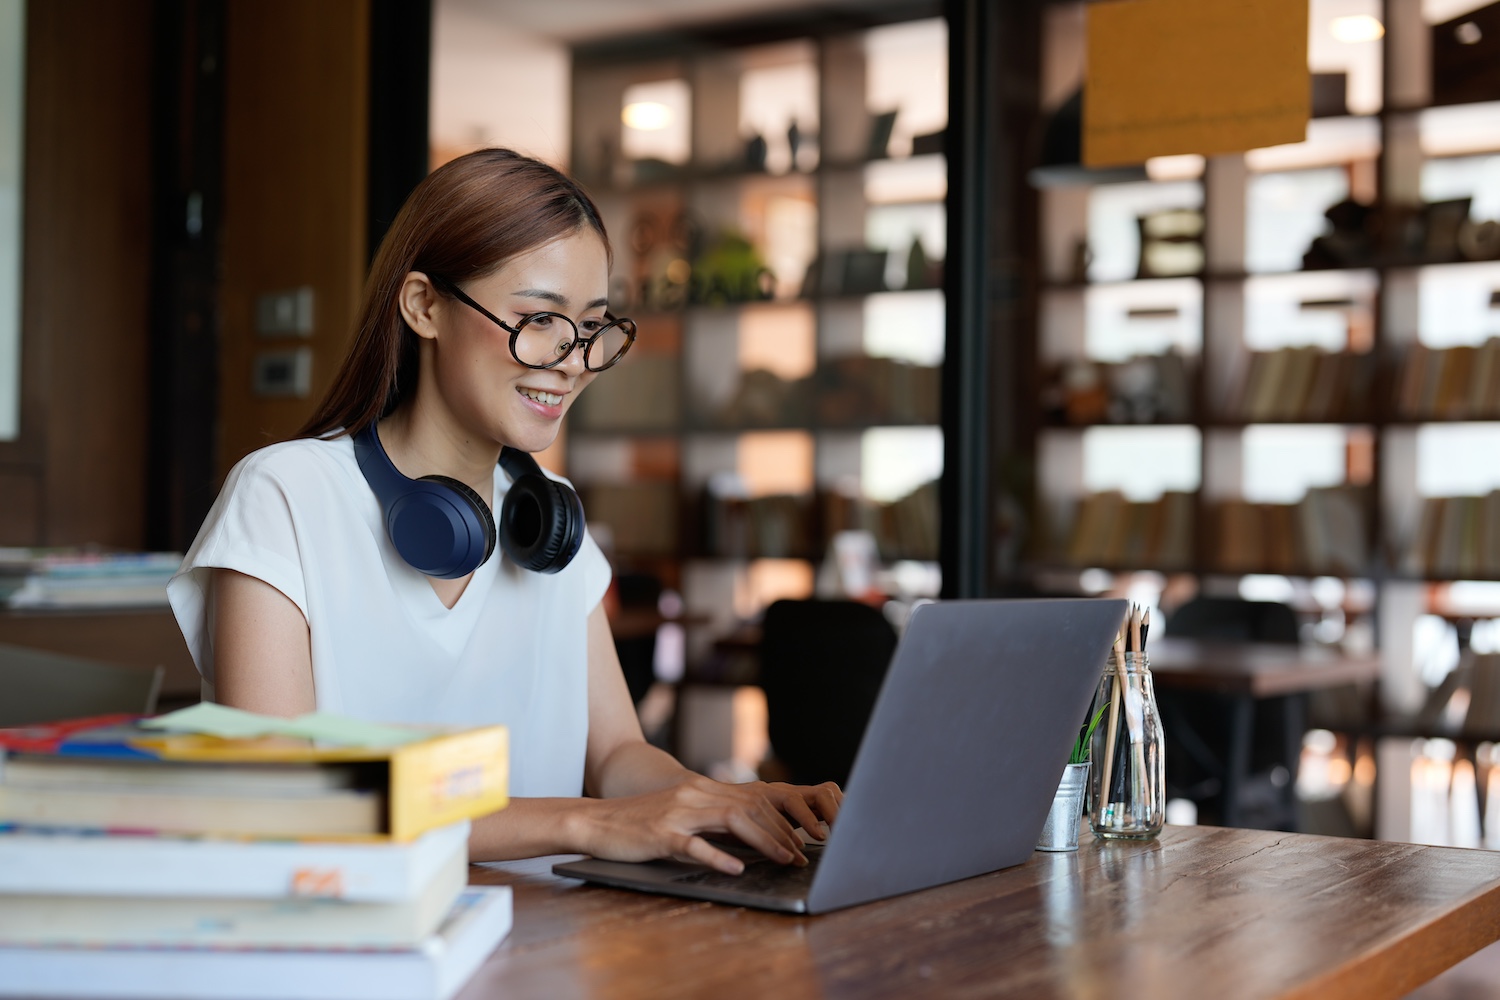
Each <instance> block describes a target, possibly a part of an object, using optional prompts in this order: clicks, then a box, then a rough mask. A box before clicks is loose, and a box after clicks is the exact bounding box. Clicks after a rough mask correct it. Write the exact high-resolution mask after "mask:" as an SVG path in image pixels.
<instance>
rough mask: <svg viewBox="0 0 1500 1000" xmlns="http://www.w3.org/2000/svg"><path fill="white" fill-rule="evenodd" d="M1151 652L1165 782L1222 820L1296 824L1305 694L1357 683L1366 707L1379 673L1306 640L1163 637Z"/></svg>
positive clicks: (1358, 658) (1374, 662)
mask: <svg viewBox="0 0 1500 1000" xmlns="http://www.w3.org/2000/svg"><path fill="white" fill-rule="evenodd" d="M1147 652H1148V653H1149V654H1150V657H1151V673H1152V676H1153V678H1154V679H1155V682H1156V689H1157V695H1158V702H1159V704H1160V705H1161V708H1162V721H1163V726H1164V728H1165V730H1166V733H1167V739H1168V752H1167V766H1168V769H1169V770H1168V784H1169V786H1170V787H1171V788H1172V792H1173V794H1176V795H1181V796H1182V797H1185V798H1189V799H1191V800H1193V801H1194V802H1195V803H1198V804H1199V807H1200V809H1201V808H1203V806H1204V805H1205V804H1206V805H1207V807H1208V810H1209V818H1210V820H1211V821H1213V822H1219V823H1223V824H1224V825H1225V826H1242V825H1250V826H1263V827H1270V828H1277V829H1294V828H1295V827H1296V824H1297V801H1296V781H1297V768H1298V762H1299V760H1300V758H1301V754H1302V738H1303V735H1304V733H1305V732H1306V731H1307V727H1308V721H1307V715H1308V713H1307V699H1308V697H1309V696H1311V695H1314V694H1319V693H1327V692H1330V691H1333V690H1335V689H1349V688H1355V687H1363V688H1365V689H1367V690H1368V692H1369V697H1368V698H1367V699H1366V700H1367V701H1368V702H1370V704H1369V705H1368V706H1367V711H1369V712H1372V711H1373V710H1374V704H1373V701H1374V696H1373V695H1374V684H1375V682H1376V681H1377V680H1378V679H1379V677H1380V659H1379V657H1378V656H1375V655H1373V654H1351V653H1345V652H1342V651H1340V650H1337V649H1331V648H1328V647H1324V646H1312V645H1308V644H1291V643H1271V642H1226V641H1215V640H1206V639H1187V638H1177V637H1172V636H1163V637H1161V638H1160V639H1156V640H1154V641H1152V642H1150V643H1149V645H1148V648H1147ZM1258 713H1259V714H1260V715H1261V716H1262V718H1261V720H1260V724H1257V719H1256V716H1257V714H1258ZM1220 727H1222V730H1221V731H1218V730H1220ZM1174 757H1175V758H1176V759H1175V760H1174ZM1189 765H1191V766H1189ZM1262 776H1263V777H1264V779H1265V780H1259V778H1260V777H1262ZM1195 789H1197V790H1196V791H1195ZM1205 789H1210V790H1208V791H1205Z"/></svg>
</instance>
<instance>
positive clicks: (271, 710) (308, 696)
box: [209, 569, 317, 718]
mask: <svg viewBox="0 0 1500 1000" xmlns="http://www.w3.org/2000/svg"><path fill="white" fill-rule="evenodd" d="M209 588H210V590H209V636H210V641H211V642H212V643H213V651H214V700H215V701H217V702H218V703H219V704H221V705H229V706H231V707H233V708H242V709H244V710H246V711H247V712H260V713H262V714H264V715H280V716H286V717H288V718H290V717H293V716H298V715H302V714H304V713H307V712H311V711H313V709H314V708H316V707H317V704H316V701H317V700H316V697H315V695H314V689H313V672H312V642H311V639H310V637H309V633H308V630H307V619H305V618H303V617H302V611H301V610H300V609H299V608H298V607H297V605H295V604H293V603H292V600H291V598H289V597H287V596H286V595H285V594H283V593H282V592H281V591H279V590H277V589H276V588H275V587H273V586H271V585H270V584H269V583H266V582H265V581H264V580H257V579H256V578H255V577H253V576H246V575H245V574H243V573H236V572H235V571H234V570H230V569H216V570H214V571H213V579H212V582H211V583H210V584H209Z"/></svg>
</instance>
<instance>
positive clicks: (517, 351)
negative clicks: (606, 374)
mask: <svg viewBox="0 0 1500 1000" xmlns="http://www.w3.org/2000/svg"><path fill="white" fill-rule="evenodd" d="M433 284H434V285H436V286H437V288H438V289H439V290H440V291H443V292H445V293H447V294H449V295H451V296H453V297H454V298H456V299H458V301H460V302H462V303H463V304H464V305H466V306H468V307H469V308H470V309H473V310H474V311H475V312H477V313H479V314H480V315H481V316H483V317H484V318H485V319H487V320H489V321H490V322H491V323H494V324H495V325H496V326H498V327H499V328H500V329H502V330H504V331H505V332H506V333H508V334H510V354H511V357H513V358H515V359H516V361H518V362H520V363H521V364H523V365H525V366H526V367H527V368H556V367H557V366H558V365H560V364H562V363H563V362H564V361H566V360H567V359H568V355H570V354H572V353H573V348H575V347H577V346H578V345H579V344H582V345H583V366H584V367H585V368H587V369H588V370H589V371H591V372H602V371H604V369H606V368H609V367H611V366H612V365H614V364H616V363H618V362H619V360H620V359H621V358H623V357H624V356H625V352H626V351H628V350H630V345H631V344H633V343H635V320H633V319H626V318H625V317H623V316H621V317H619V318H615V317H613V316H610V315H609V314H608V313H606V314H605V318H604V319H602V320H599V319H586V320H584V321H583V329H582V330H580V329H579V328H578V324H577V323H574V322H573V321H572V320H571V319H569V318H568V317H567V316H564V315H563V314H562V313H557V312H534V313H531V314H529V315H526V316H522V317H521V319H520V322H518V323H517V324H516V325H515V326H511V325H510V324H509V323H507V322H505V320H503V319H501V318H500V317H498V316H496V315H495V314H494V313H492V312H490V311H489V310H488V309H486V308H485V307H484V306H482V305H480V304H479V303H478V302H475V301H474V300H473V299H471V298H469V296H468V295H467V294H465V293H464V290H463V289H462V288H459V287H458V286H457V285H455V284H454V283H453V282H451V281H448V280H446V279H443V278H434V279H433Z"/></svg>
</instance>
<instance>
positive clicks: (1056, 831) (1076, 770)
mask: <svg viewBox="0 0 1500 1000" xmlns="http://www.w3.org/2000/svg"><path fill="white" fill-rule="evenodd" d="M1108 707H1109V702H1105V703H1104V704H1102V705H1100V706H1099V709H1098V711H1096V712H1095V713H1094V717H1093V718H1092V719H1089V720H1088V722H1087V723H1085V724H1084V726H1083V727H1082V728H1081V729H1080V730H1079V732H1078V739H1076V740H1074V741H1073V752H1072V753H1070V754H1069V755H1068V765H1067V767H1065V768H1063V775H1062V781H1061V782H1060V783H1059V784H1058V786H1057V794H1056V795H1054V796H1053V797H1052V808H1051V809H1050V810H1049V811H1048V812H1047V822H1046V823H1044V824H1043V825H1042V834H1041V836H1040V837H1038V838H1037V843H1036V849H1037V850H1039V851H1076V850H1078V826H1079V824H1080V823H1082V822H1083V797H1084V792H1085V791H1086V790H1087V788H1088V785H1089V742H1090V740H1092V738H1093V736H1094V730H1095V729H1096V728H1098V726H1099V720H1100V719H1102V718H1104V710H1105V709H1107V708H1108Z"/></svg>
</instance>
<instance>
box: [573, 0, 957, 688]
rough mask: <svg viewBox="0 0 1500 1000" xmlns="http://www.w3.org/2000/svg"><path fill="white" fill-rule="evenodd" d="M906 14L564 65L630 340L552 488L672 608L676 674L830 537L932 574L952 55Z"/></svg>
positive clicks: (581, 155)
mask: <svg viewBox="0 0 1500 1000" xmlns="http://www.w3.org/2000/svg"><path fill="white" fill-rule="evenodd" d="M900 10H901V12H902V13H901V15H900V16H901V17H902V18H903V19H902V20H897V21H892V22H890V23H881V20H882V19H881V16H880V14H879V8H878V7H877V8H872V11H871V13H870V16H869V17H868V18H864V19H862V20H861V23H859V24H858V25H855V24H854V23H853V22H851V21H849V20H848V19H839V18H833V19H828V20H826V22H825V21H824V20H820V19H819V18H817V17H816V16H812V15H809V16H807V17H803V18H801V19H800V20H797V21H794V22H787V23H785V24H776V23H772V22H758V23H757V30H756V31H754V32H740V33H738V34H737V35H736V33H734V32H729V31H727V30H720V31H716V32H712V33H710V34H706V35H704V36H703V37H698V36H695V35H693V34H692V33H691V32H684V33H683V34H681V35H680V36H678V35H674V36H673V37H672V38H670V39H662V38H650V39H637V40H623V41H611V42H609V43H605V44H601V45H599V46H587V47H584V48H582V49H579V50H577V51H575V52H574V58H573V88H572V89H573V140H572V148H573V151H574V152H573V161H574V172H575V174H576V175H577V176H578V177H579V178H580V180H582V181H583V182H584V183H585V184H586V185H587V186H588V188H589V190H590V192H591V193H593V194H594V195H595V198H596V200H597V201H598V203H599V205H600V209H601V211H602V212H603V214H604V217H605V222H606V225H607V227H608V229H609V231H610V233H611V235H612V237H613V240H614V243H615V260H614V268H613V271H614V275H615V287H613V288H612V289H611V306H612V308H614V309H615V310H616V311H617V312H629V314H630V315H632V316H633V317H634V318H635V319H636V320H637V322H638V324H639V327H640V336H639V338H638V339H637V341H636V344H635V347H634V348H633V350H632V352H631V355H630V356H629V357H627V358H626V360H625V361H624V362H622V363H621V365H620V366H619V367H618V368H616V369H613V370H611V371H610V372H609V373H608V374H607V375H604V376H603V377H601V378H599V379H598V380H597V381H596V382H595V383H594V384H593V385H592V386H591V388H590V389H589V392H588V393H586V394H584V395H583V396H581V397H580V398H579V402H578V404H577V405H576V406H575V408H574V409H573V411H572V413H571V415H570V418H569V425H568V435H567V468H568V474H569V476H570V478H571V479H572V480H573V481H574V483H575V485H576V486H577V487H578V488H579V490H580V493H581V494H582V496H583V499H584V503H585V506H586V508H587V510H588V512H589V523H590V525H591V528H592V529H593V530H594V531H595V533H596V535H597V536H599V537H600V538H601V541H602V542H603V543H604V544H605V546H606V549H607V550H608V552H609V554H610V557H611V559H612V562H613V563H614V566H615V569H616V572H617V574H621V573H625V574H646V575H649V576H652V577H654V578H656V579H657V580H659V581H660V583H661V584H662V585H663V586H664V587H665V588H667V589H668V590H669V591H671V592H674V593H676V594H678V595H680V596H681V606H682V612H683V620H684V621H687V622H691V623H692V624H690V625H689V626H688V627H687V628H686V633H687V634H686V641H685V647H684V666H685V669H686V672H687V677H688V679H692V678H693V677H694V676H695V675H696V676H700V677H701V676H706V675H709V674H712V672H713V670H714V667H713V665H712V663H711V661H712V659H713V658H714V656H715V647H716V644H719V643H722V640H724V639H725V637H727V636H731V635H733V634H735V633H736V632H737V630H739V629H740V627H741V626H742V625H743V624H744V623H745V622H746V621H749V620H753V619H754V618H755V617H756V615H757V614H758V613H759V611H760V610H761V609H763V608H764V607H765V606H766V605H767V604H769V603H770V602H771V601H773V600H776V599H777V598H780V597H807V596H811V595H812V594H813V592H814V590H815V584H816V581H817V578H818V574H819V571H820V570H821V569H823V568H824V563H825V560H826V557H827V553H828V551H829V547H830V541H831V539H832V538H833V537H834V536H835V535H836V534H838V533H839V532H841V531H845V530H860V531H865V532H869V533H870V534H871V535H872V536H873V537H874V538H875V540H876V544H877V546H878V549H879V556H880V560H881V562H882V563H883V564H886V565H891V564H898V563H905V562H916V563H920V564H921V565H922V566H924V567H926V568H927V569H928V570H929V572H927V573H926V574H925V575H923V574H918V576H919V577H920V578H922V579H926V580H932V579H935V576H936V562H937V553H938V521H937V518H938V502H937V481H938V478H939V477H940V475H941V473H942V454H943V441H942V429H941V421H940V406H939V403H940V399H939V391H940V376H941V366H942V363H943V348H944V323H945V300H944V292H943V288H942V269H943V257H944V255H945V253H946V246H945V242H946V238H947V217H946V209H945V198H946V190H947V165H946V161H945V158H944V154H943V142H942V137H943V132H944V130H945V128H946V125H947V117H946V116H947V52H948V41H947V27H946V22H945V20H944V19H943V18H942V17H940V16H937V15H939V14H940V13H941V6H940V5H937V4H933V5H931V7H930V9H928V10H927V11H926V14H925V15H924V16H921V17H919V18H918V19H915V20H912V19H911V18H912V17H914V16H915V15H917V14H923V11H922V10H921V9H919V8H918V7H914V5H910V4H907V5H904V6H902V7H901V8H900ZM893 16H894V15H893ZM743 38H753V39H755V41H753V42H748V43H746V42H741V41H739V40H737V39H743ZM617 303H619V304H618V305H617ZM904 578H905V579H910V578H911V577H910V576H909V575H908V576H907V577H904ZM933 586H935V585H928V586H927V588H926V589H933ZM911 596H917V595H911ZM930 596H935V590H933V593H932V594H931V595H930ZM667 679H673V678H667Z"/></svg>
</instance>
